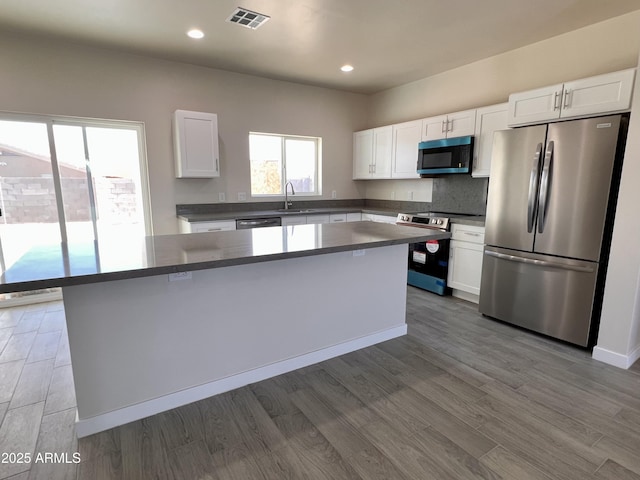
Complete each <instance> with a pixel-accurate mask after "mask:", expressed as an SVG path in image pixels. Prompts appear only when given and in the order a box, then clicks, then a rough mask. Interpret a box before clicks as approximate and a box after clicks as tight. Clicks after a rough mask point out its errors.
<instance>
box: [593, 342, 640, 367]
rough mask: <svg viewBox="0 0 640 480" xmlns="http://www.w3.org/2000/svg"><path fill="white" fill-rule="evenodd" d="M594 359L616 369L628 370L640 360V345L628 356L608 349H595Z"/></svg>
mask: <svg viewBox="0 0 640 480" xmlns="http://www.w3.org/2000/svg"><path fill="white" fill-rule="evenodd" d="M592 357H593V358H594V359H595V360H598V361H600V362H604V363H607V364H609V365H613V366H614V367H618V368H624V369H625V370H626V369H628V368H629V367H631V365H633V364H634V363H635V362H636V360H638V359H639V358H640V345H638V346H637V347H636V348H635V349H634V350H632V351H631V353H629V354H628V355H623V354H621V353H617V352H613V351H611V350H607V349H606V348H601V347H594V348H593V354H592Z"/></svg>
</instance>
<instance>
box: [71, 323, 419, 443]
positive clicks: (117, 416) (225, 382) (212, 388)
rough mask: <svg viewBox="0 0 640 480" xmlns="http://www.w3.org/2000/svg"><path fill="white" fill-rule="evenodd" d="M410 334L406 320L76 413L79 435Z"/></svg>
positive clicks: (80, 436) (131, 420)
mask: <svg viewBox="0 0 640 480" xmlns="http://www.w3.org/2000/svg"><path fill="white" fill-rule="evenodd" d="M406 334H407V325H406V324H403V325H400V326H397V327H393V328H390V329H387V330H383V331H380V332H376V333H373V334H371V335H367V336H364V337H360V338H356V339H355V340H350V341H348V342H344V343H340V344H338V345H333V346H331V347H327V348H323V349H321V350H316V351H315V352H310V353H306V354H304V355H300V356H297V357H293V358H289V359H287V360H283V361H280V362H276V363H273V364H271V365H265V366H263V367H259V368H256V369H253V370H249V371H246V372H242V373H239V374H237V375H232V376H230V377H226V378H222V379H220V380H215V381H213V382H209V383H205V384H203V385H198V386H197V387H193V388H188V389H186V390H182V391H179V392H175V393H171V394H169V395H164V396H162V397H159V398H154V399H152V400H148V401H146V402H141V403H138V404H136V405H131V406H129V407H125V408H121V409H119V410H115V411H112V412H108V413H105V414H102V415H97V416H95V417H90V418H84V419H79V418H77V417H76V434H77V436H78V438H82V437H86V436H88V435H93V434H94V433H98V432H102V431H104V430H108V429H110V428H113V427H117V426H120V425H124V424H125V423H129V422H133V421H135V420H140V419H141V418H145V417H148V416H151V415H155V414H157V413H160V412H164V411H167V410H170V409H172V408H177V407H180V406H182V405H186V404H188V403H192V402H196V401H198V400H202V399H204V398H208V397H211V396H213V395H218V394H219V393H224V392H228V391H229V390H233V389H235V388H240V387H243V386H245V385H249V384H250V383H255V382H259V381H261V380H265V379H267V378H271V377H275V376H276V375H281V374H283V373H286V372H290V371H292V370H296V369H298V368H302V367H307V366H309V365H313V364H315V363H318V362H322V361H324V360H328V359H330V358H334V357H337V356H340V355H344V354H346V353H349V352H353V351H355V350H360V349H361V348H365V347H369V346H371V345H375V344H376V343H380V342H384V341H386V340H391V339H392V338H396V337H401V336H402V335H406Z"/></svg>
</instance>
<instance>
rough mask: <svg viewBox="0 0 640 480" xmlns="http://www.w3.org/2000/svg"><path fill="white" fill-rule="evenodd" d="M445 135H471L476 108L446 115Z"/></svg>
mask: <svg viewBox="0 0 640 480" xmlns="http://www.w3.org/2000/svg"><path fill="white" fill-rule="evenodd" d="M447 122H448V125H447V137H448V138H451V137H466V136H468V135H473V132H474V131H475V128H476V110H475V109H473V110H464V111H462V112H456V113H450V114H449V115H447Z"/></svg>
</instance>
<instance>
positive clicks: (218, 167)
mask: <svg viewBox="0 0 640 480" xmlns="http://www.w3.org/2000/svg"><path fill="white" fill-rule="evenodd" d="M216 172H218V173H220V164H219V163H218V159H217V158H216Z"/></svg>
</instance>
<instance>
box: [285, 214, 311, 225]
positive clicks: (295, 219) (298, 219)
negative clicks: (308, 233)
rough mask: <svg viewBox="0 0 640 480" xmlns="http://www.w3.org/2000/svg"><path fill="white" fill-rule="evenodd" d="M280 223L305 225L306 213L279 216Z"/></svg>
mask: <svg viewBox="0 0 640 480" xmlns="http://www.w3.org/2000/svg"><path fill="white" fill-rule="evenodd" d="M281 223H282V225H305V224H306V223H307V217H306V215H295V216H286V217H282V218H281Z"/></svg>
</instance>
